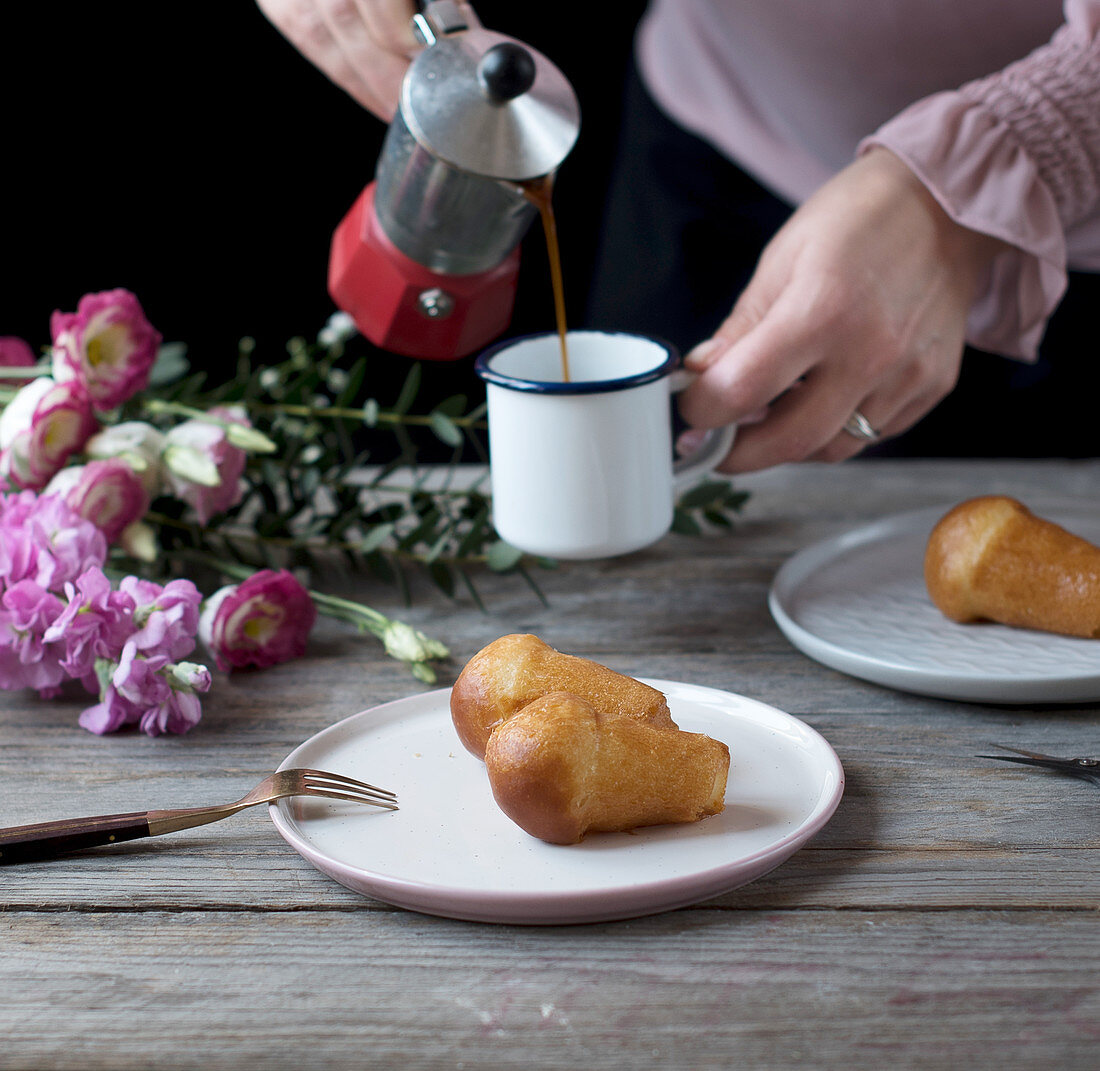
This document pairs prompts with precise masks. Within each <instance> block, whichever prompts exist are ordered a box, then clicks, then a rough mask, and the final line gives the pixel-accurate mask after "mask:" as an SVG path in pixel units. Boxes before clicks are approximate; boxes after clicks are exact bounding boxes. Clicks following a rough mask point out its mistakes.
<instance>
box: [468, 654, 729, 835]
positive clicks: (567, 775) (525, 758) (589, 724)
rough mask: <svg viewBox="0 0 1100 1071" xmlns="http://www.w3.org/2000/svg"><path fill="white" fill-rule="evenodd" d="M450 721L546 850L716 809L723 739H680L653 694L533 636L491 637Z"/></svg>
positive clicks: (725, 765) (505, 804) (507, 809)
mask: <svg viewBox="0 0 1100 1071" xmlns="http://www.w3.org/2000/svg"><path fill="white" fill-rule="evenodd" d="M451 717H452V720H453V722H454V726H455V730H456V732H457V733H458V735H459V738H460V739H461V740H462V742H463V744H464V745H465V746H466V748H467V749H468V750H469V751H471V752H472V753H473V754H474V755H476V756H477V757H478V758H481V759H483V760H484V762H485V769H486V772H487V774H488V777H489V784H490V787H491V788H492V791H493V797H494V799H495V800H496V802H497V804H498V806H499V807H500V808H501V810H502V811H503V812H504V813H505V814H506V815H508V817H509V818H511V819H512V821H514V822H515V823H516V824H517V825H518V826H519V827H520V828H521V829H523V830H525V831H526V832H527V833H530V834H531V835H532V836H534V837H538V838H539V839H541V840H545V841H549V842H550V843H552V844H575V843H576V842H577V841H579V840H581V839H582V838H583V837H584V836H585V834H587V833H590V832H619V831H625V830H630V829H636V828H638V827H640V826H650V825H661V824H664V823H668V822H696V821H699V820H700V819H701V818H705V817H707V816H709V815H713V814H718V813H719V812H720V811H721V810H722V808H723V806H724V799H725V793H726V778H727V775H728V773H729V764H730V755H729V748H728V747H726V745H725V744H723V743H721V742H720V741H717V740H713V739H711V738H710V737H708V736H706V735H704V734H702V733H688V732H683V731H682V730H681V729H680V728H679V727H678V726H677V725H676V723H675V722H674V721H673V720H672V715H671V714H670V713H669V709H668V703H667V702H666V700H665V697H664V695H663V694H662V693H661V692H659V691H658V690H657V689H656V688H652V687H650V686H649V685H646V684H643V683H642V682H641V681H637V680H635V679H634V678H633V677H627V676H624V675H623V674H621V673H616V672H615V671H614V670H611V669H609V668H608V667H607V666H603V665H601V664H600V663H598V662H593V661H590V660H589V659H586V658H578V657H576V656H573V655H565V654H561V653H560V652H559V651H555V650H554V649H553V648H552V647H550V646H549V645H548V644H546V643H544V642H543V641H542V640H540V639H539V638H538V637H536V636H530V635H511V636H502V637H501V638H500V639H498V640H494V641H493V642H492V643H491V644H489V645H488V646H487V647H485V648H483V649H482V650H481V651H479V652H478V653H477V654H476V655H474V657H473V658H472V659H470V661H469V663H467V665H466V667H465V668H464V669H463V671H462V673H461V674H460V675H459V678H458V681H457V682H456V683H455V686H454V689H453V690H452V694H451Z"/></svg>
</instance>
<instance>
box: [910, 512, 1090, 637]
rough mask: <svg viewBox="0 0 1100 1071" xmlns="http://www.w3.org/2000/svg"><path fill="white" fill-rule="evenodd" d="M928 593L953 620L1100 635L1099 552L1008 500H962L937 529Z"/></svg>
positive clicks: (928, 557) (927, 564) (927, 568)
mask: <svg viewBox="0 0 1100 1071" xmlns="http://www.w3.org/2000/svg"><path fill="white" fill-rule="evenodd" d="M924 578H925V583H926V585H927V587H928V594H929V595H930V596H931V598H932V601H933V602H934V603H935V605H936V606H937V607H938V608H939V610H940V612H941V613H942V614H944V615H945V616H946V617H949V618H951V619H952V620H953V621H960V622H969V621H982V620H986V621H998V622H1000V623H1001V624H1004V625H1015V626H1016V627H1018V628H1032V629H1041V630H1043V631H1045V632H1057V633H1062V634H1064V635H1067V636H1081V637H1084V638H1096V637H1098V636H1100V547H1096V546H1094V545H1093V544H1092V543H1089V542H1088V541H1087V540H1084V539H1081V538H1080V537H1079V536H1076V535H1074V534H1073V533H1071V532H1067V531H1066V530H1065V529H1064V528H1062V527H1061V526H1059V525H1057V524H1054V523H1053V522H1052V521H1048V520H1045V519H1044V518H1042V517H1037V516H1036V515H1035V514H1034V513H1032V512H1031V511H1030V510H1029V509H1028V508H1027V507H1026V506H1024V505H1023V504H1022V503H1020V502H1017V501H1016V499H1014V498H1008V497H1006V496H1003V495H985V496H982V497H980V498H972V499H969V500H968V501H966V502H961V503H959V505H957V506H955V507H954V509H952V510H951V511H950V512H948V513H947V514H946V515H945V516H944V517H943V518H942V519H941V520H940V521H939V523H938V524H937V525H936V527H935V528H934V529H933V530H932V534H931V536H930V537H929V540H928V546H927V549H926V551H925V558H924Z"/></svg>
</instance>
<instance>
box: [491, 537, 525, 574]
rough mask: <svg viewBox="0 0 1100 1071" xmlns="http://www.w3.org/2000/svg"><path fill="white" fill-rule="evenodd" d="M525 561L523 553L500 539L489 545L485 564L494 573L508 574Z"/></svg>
mask: <svg viewBox="0 0 1100 1071" xmlns="http://www.w3.org/2000/svg"><path fill="white" fill-rule="evenodd" d="M522 560H523V551H522V550H520V549H518V548H517V547H513V546H512V545H511V544H510V543H505V542H504V540H503V539H498V540H497V541H496V542H495V543H492V544H490V545H489V548H488V550H487V551H486V554H485V564H486V565H488V566H489V568H490V569H492V570H493V572H494V573H506V572H508V571H509V570H510V569H514V568H515V567H516V566H517V565H518V564H519V563H520V562H521V561H522Z"/></svg>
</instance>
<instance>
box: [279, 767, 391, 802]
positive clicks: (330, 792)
mask: <svg viewBox="0 0 1100 1071" xmlns="http://www.w3.org/2000/svg"><path fill="white" fill-rule="evenodd" d="M300 772H301V774H302V779H303V781H304V782H305V784H306V785H307V786H308V787H309V790H310V793H311V794H312V795H316V796H322V795H323V796H327V797H328V798H329V799H334V800H347V801H349V802H351V803H371V804H374V805H375V806H376V807H387V808H389V809H390V810H391V811H396V810H397V795H396V794H395V793H393V792H390V790H389V789H386V788H378V787H377V786H376V785H368V784H367V783H366V782H365V781H357V780H356V779H355V778H354V777H347V776H346V775H344V774H334V773H328V772H327V771H324V770H302V771H300Z"/></svg>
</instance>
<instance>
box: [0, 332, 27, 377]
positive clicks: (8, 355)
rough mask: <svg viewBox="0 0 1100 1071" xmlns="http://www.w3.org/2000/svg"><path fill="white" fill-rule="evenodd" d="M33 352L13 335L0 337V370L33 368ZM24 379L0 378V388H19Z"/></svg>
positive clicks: (25, 343)
mask: <svg viewBox="0 0 1100 1071" xmlns="http://www.w3.org/2000/svg"><path fill="white" fill-rule="evenodd" d="M34 364H35V358H34V350H32V349H31V347H30V344H29V343H27V342H24V341H23V339H21V338H17V337H16V336H15V335H0V368H33V367H34ZM25 382H26V380H24V379H14V378H11V379H4V378H3V377H0V387H21V386H22V385H23V384H24V383H25Z"/></svg>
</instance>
